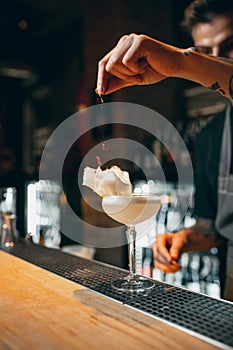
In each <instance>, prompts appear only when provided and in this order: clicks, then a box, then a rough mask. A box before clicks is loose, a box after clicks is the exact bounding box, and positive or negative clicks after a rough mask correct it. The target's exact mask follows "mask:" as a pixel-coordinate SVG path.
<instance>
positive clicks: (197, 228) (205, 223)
mask: <svg viewBox="0 0 233 350" xmlns="http://www.w3.org/2000/svg"><path fill="white" fill-rule="evenodd" d="M185 231H186V238H187V244H186V245H185V246H184V247H183V252H188V251H206V250H209V249H211V248H213V247H218V246H220V245H221V244H222V243H223V239H222V238H221V237H220V236H219V234H218V233H217V232H216V230H215V229H214V226H213V224H212V221H210V220H205V219H200V220H198V221H197V223H196V224H195V225H194V226H192V227H191V228H188V229H185Z"/></svg>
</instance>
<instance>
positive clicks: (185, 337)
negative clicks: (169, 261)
mask: <svg viewBox="0 0 233 350" xmlns="http://www.w3.org/2000/svg"><path fill="white" fill-rule="evenodd" d="M0 269H1V270H0V271H1V273H0V275H1V277H0V279H1V294H0V314H1V316H0V349H1V350H2V349H7V350H9V349H18V350H19V349H20V350H21V349H23V350H27V349H30V350H31V349H33V350H36V349H40V350H41V349H43V350H44V349H49V350H59V349H61V350H65V349H69V350H72V349H82V350H84V349H85V350H89V349H92V350H95V349H98V350H100V349H101V350H105V349H111V350H114V349H117V350H119V349H122V350H123V349H132V350H136V349H138V350H147V349H158V350H170V349H172V350H187V349H189V350H202V349H205V350H215V349H220V347H218V346H216V345H213V344H210V343H208V342H206V341H204V340H202V339H199V338H197V337H195V336H193V335H190V334H188V333H187V332H183V331H182V330H180V329H178V328H177V327H173V326H171V325H169V324H167V323H165V322H162V321H160V320H158V319H156V318H153V317H150V316H148V315H146V314H144V313H142V312H140V311H137V310H135V309H132V308H130V307H127V306H125V305H123V304H121V303H119V302H117V301H114V300H112V299H110V298H107V297H105V296H103V295H101V294H98V293H96V292H94V291H91V290H89V289H87V288H85V287H83V286H81V285H79V284H77V283H74V282H72V281H69V280H67V279H65V278H62V277H59V276H57V275H55V274H53V273H51V272H48V271H46V270H44V269H41V268H39V267H37V266H35V265H33V264H30V263H28V262H26V261H24V260H22V259H19V258H17V257H14V256H12V255H10V254H8V253H6V252H3V251H0ZM221 348H222V347H221ZM223 348H224V347H223Z"/></svg>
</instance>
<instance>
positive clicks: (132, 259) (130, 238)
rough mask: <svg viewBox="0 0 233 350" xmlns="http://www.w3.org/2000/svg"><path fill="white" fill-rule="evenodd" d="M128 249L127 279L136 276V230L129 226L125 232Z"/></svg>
mask: <svg viewBox="0 0 233 350" xmlns="http://www.w3.org/2000/svg"><path fill="white" fill-rule="evenodd" d="M126 235H127V242H128V249H129V279H132V278H134V276H135V275H136V229H135V226H133V225H129V226H127V230H126Z"/></svg>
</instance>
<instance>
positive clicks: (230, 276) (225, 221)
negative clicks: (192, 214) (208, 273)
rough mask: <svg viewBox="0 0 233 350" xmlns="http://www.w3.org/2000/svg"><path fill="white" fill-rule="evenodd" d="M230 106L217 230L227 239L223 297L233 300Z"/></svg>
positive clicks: (224, 130)
mask: <svg viewBox="0 0 233 350" xmlns="http://www.w3.org/2000/svg"><path fill="white" fill-rule="evenodd" d="M231 108H232V106H231V105H230V104H228V105H227V108H226V115H225V122H224V128H223V136H222V145H221V151H220V152H221V153H220V162H219V174H218V209H217V216H216V220H215V227H216V229H217V231H218V232H219V233H220V234H221V236H223V237H224V238H226V239H227V259H226V283H225V289H224V294H223V297H224V298H225V299H227V300H231V301H233V175H231V174H230V168H231V154H232V143H231V118H230V116H231Z"/></svg>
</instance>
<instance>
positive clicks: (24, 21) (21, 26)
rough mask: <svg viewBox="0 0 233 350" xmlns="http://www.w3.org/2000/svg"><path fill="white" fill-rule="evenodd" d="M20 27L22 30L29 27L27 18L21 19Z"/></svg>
mask: <svg viewBox="0 0 233 350" xmlns="http://www.w3.org/2000/svg"><path fill="white" fill-rule="evenodd" d="M18 27H19V29H21V30H26V29H27V28H28V22H27V21H26V20H25V19H21V20H20V21H19V22H18Z"/></svg>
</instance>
